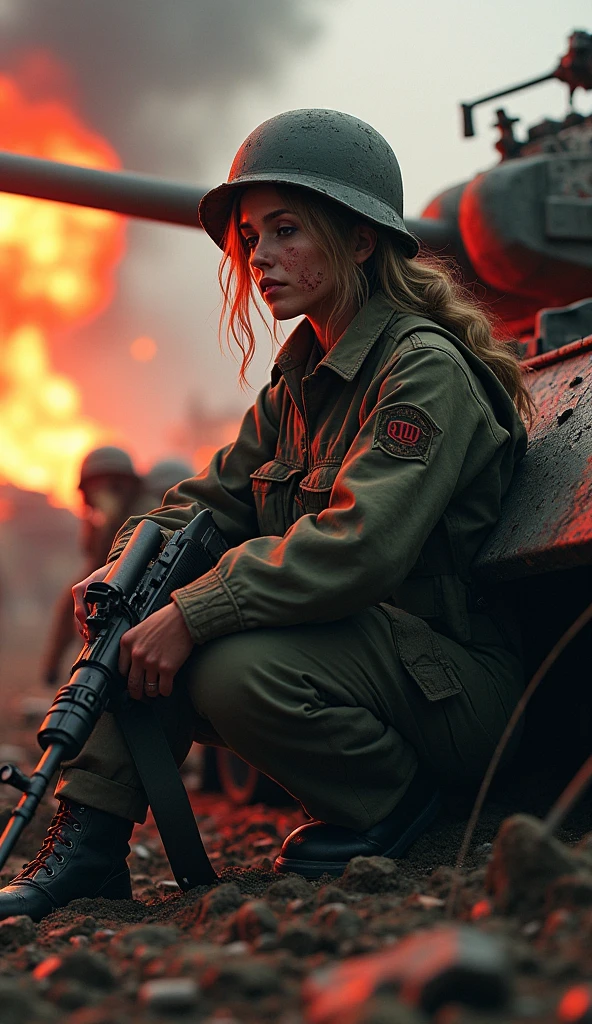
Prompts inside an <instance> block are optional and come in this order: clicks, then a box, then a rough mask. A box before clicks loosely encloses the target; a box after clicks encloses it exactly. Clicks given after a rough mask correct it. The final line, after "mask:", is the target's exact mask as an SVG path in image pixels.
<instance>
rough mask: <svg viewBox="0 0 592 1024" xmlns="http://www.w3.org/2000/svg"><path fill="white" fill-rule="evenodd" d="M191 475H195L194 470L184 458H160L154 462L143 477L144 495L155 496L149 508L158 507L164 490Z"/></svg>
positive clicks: (161, 502)
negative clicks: (153, 502)
mask: <svg viewBox="0 0 592 1024" xmlns="http://www.w3.org/2000/svg"><path fill="white" fill-rule="evenodd" d="M192 476H195V470H194V469H193V468H192V466H191V465H190V464H189V463H188V462H185V461H184V459H160V460H159V461H158V462H155V463H154V465H153V466H152V468H151V469H149V470H148V472H147V473H146V475H145V477H144V490H145V492H146V495H147V496H149V495H150V496H152V495H154V498H155V504H154V505H152V506H151V508H160V507H161V505H162V504H163V503H164V496H165V494H166V492H167V491H169V490H170V489H171V487H176V486H177V484H180V483H181V481H182V480H188V479H189V477H192Z"/></svg>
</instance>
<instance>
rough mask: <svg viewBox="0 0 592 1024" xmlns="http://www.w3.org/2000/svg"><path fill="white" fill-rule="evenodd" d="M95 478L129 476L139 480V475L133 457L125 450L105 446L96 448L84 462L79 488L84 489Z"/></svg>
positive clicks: (81, 468)
mask: <svg viewBox="0 0 592 1024" xmlns="http://www.w3.org/2000/svg"><path fill="white" fill-rule="evenodd" d="M95 476H128V477H135V478H136V479H137V476H138V475H137V473H136V471H135V469H134V464H133V462H132V460H131V457H130V456H129V455H128V453H127V452H126V451H124V450H123V448H115V447H113V446H112V445H105V446H104V447H103V448H94V449H93V450H92V451H91V452H89V453H88V455H86V456H85V457H84V459H83V460H82V465H81V467H80V483H79V484H78V487H79V488H80V489H82V488H84V485H85V484H86V483H88V481H89V480H92V478H93V477H95Z"/></svg>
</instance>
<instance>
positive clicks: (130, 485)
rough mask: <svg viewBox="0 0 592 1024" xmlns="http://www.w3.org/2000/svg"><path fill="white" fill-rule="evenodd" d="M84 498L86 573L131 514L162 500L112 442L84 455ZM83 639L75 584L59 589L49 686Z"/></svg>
mask: <svg viewBox="0 0 592 1024" xmlns="http://www.w3.org/2000/svg"><path fill="white" fill-rule="evenodd" d="M78 487H79V489H80V492H81V494H82V498H83V501H84V510H83V516H82V524H81V529H80V548H81V551H82V554H83V557H84V572H85V573H86V574H88V573H89V572H92V571H93V570H94V569H96V568H98V566H100V565H103V564H104V562H105V559H106V558H107V555H108V554H109V549H110V547H111V543H112V541H113V538H114V536H115V534H116V533H117V531H118V529H119V527H120V526H121V525H122V523H124V522H125V521H126V519H129V517H130V516H132V515H140V514H142V513H144V512H149V511H150V509H152V508H155V507H156V506H157V505H159V504H160V502H159V501H156V502H148V503H147V500H146V497H147V496H145V495H144V487H143V482H142V479H141V478H140V477H139V476H138V474H137V473H136V470H135V468H134V464H133V462H132V460H131V458H130V456H129V455H128V453H127V452H126V451H124V450H123V448H115V447H113V446H111V445H107V446H105V447H102V448H95V449H94V450H93V451H91V452H89V453H88V455H86V456H85V458H84V460H83V462H82V465H81V467H80V483H79V484H78ZM76 639H79V637H78V632H77V630H76V626H75V623H74V611H73V603H72V591H71V587H70V586H67V587H65V588H64V590H63V591H62V593H61V594H60V596H59V598H58V600H57V602H56V605H55V609H54V614H53V621H52V625H51V629H50V632H49V636H48V639H47V644H46V648H45V653H44V656H43V661H42V674H43V679H44V681H45V682H46V683H47V685H48V686H54V685H55V683H56V681H57V680H58V677H59V673H60V669H61V664H62V659H63V657H64V654H65V652H66V650H67V649H68V647H69V646H70V644H71V643H72V642H73V641H74V640H76Z"/></svg>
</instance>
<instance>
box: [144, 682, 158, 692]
mask: <svg viewBox="0 0 592 1024" xmlns="http://www.w3.org/2000/svg"><path fill="white" fill-rule="evenodd" d="M146 689H147V690H158V683H146Z"/></svg>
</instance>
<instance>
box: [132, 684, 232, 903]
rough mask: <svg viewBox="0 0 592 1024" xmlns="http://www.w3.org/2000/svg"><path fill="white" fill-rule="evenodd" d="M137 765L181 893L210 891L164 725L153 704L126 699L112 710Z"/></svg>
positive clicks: (208, 869)
mask: <svg viewBox="0 0 592 1024" xmlns="http://www.w3.org/2000/svg"><path fill="white" fill-rule="evenodd" d="M112 710H113V712H114V714H115V718H116V720H117V724H118V725H119V727H120V729H121V731H122V733H123V735H124V737H125V741H126V743H127V745H128V747H129V749H130V753H131V755H132V757H133V759H134V762H135V765H136V768H137V770H138V775H139V776H140V779H141V780H142V785H143V787H144V789H145V791H146V796H147V797H148V803H149V804H150V807H151V808H152V813H153V815H154V820H155V822H156V827H157V828H158V831H159V832H160V838H161V839H162V845H163V846H164V848H165V852H166V855H167V857H168V859H169V863H170V865H171V868H172V871H173V874H174V876H175V879H176V881H177V884H178V886H179V888H180V889H182V890H183V891H184V892H187V890H188V889H193V888H195V886H196V885H211V884H212V882H216V881H217V880H218V876H217V874H216V872H215V871H214V869H213V867H212V865H211V864H210V861H209V858H208V855H207V853H206V851H205V848H204V844H203V842H202V838H201V836H200V834H199V828H198V827H197V822H196V820H195V817H194V814H193V811H192V810H191V804H190V803H189V797H188V796H187V791H186V789H185V786H184V785H183V781H182V779H181V776H180V774H179V769H178V768H177V765H176V764H175V759H174V757H173V754H172V752H171V748H170V746H169V744H168V740H167V738H166V736H165V734H164V731H163V728H162V725H161V723H160V721H159V719H158V717H157V715H156V714H155V713H154V709H153V707H152V705H150V704H144V703H142V701H139V700H131V699H130V698H126V699H124V700H122V701H121V702H118V704H117V706H116V707H113V708H112Z"/></svg>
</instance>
